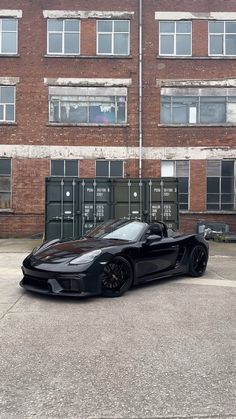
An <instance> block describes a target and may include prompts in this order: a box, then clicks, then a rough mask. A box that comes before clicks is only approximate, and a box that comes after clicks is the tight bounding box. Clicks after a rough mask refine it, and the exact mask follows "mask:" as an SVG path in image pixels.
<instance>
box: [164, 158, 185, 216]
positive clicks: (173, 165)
mask: <svg viewBox="0 0 236 419" xmlns="http://www.w3.org/2000/svg"><path fill="white" fill-rule="evenodd" d="M180 162H181V163H183V162H184V163H187V164H186V166H188V167H187V168H186V170H187V171H188V176H177V170H178V167H177V166H178V163H180ZM163 163H172V172H173V175H171V176H169V175H168V176H166V175H163V169H164V164H163ZM161 177H167V178H169V177H174V178H177V179H179V178H181V179H187V185H188V190H187V192H181V193H180V191H179V188H178V201H179V202H178V203H179V209H180V211H189V209H190V160H164V159H163V160H161ZM181 195H186V196H187V203H186V202H182V201H180V197H181ZM181 206H182V208H181ZM184 206H185V207H186V208H184Z"/></svg>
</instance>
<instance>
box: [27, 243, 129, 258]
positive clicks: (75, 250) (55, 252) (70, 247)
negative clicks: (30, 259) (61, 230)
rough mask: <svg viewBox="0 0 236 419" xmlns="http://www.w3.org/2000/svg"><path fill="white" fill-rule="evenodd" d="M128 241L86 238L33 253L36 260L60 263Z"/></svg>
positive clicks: (44, 245)
mask: <svg viewBox="0 0 236 419" xmlns="http://www.w3.org/2000/svg"><path fill="white" fill-rule="evenodd" d="M125 243H126V244H127V243H128V241H126V240H114V239H113V240H111V239H110V240H108V239H92V238H84V239H81V240H73V241H72V240H71V241H57V242H56V243H55V241H54V242H53V243H52V244H50V242H49V243H45V244H43V245H42V246H41V247H40V248H39V249H38V250H37V251H36V252H33V256H34V259H35V260H38V261H41V262H47V263H60V262H65V261H69V260H72V259H74V258H76V257H78V256H81V255H83V254H85V253H88V252H91V251H93V250H97V249H103V248H109V247H114V246H122V245H124V244H125Z"/></svg>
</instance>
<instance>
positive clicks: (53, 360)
mask: <svg viewBox="0 0 236 419" xmlns="http://www.w3.org/2000/svg"><path fill="white" fill-rule="evenodd" d="M38 242H39V241H38V240H27V239H24V240H22V239H15V240H10V239H6V240H0V338H1V339H0V353H1V357H0V377H1V379H0V418H1V419H30V418H40V419H47V418H49V419H67V418H68V419H69V418H71V419H92V418H93V419H102V418H105V419H113V418H114V419H115V418H117V419H118V418H122V419H129V418H155V419H161V418H162V419H164V418H166V419H170V418H173V419H183V418H188V419H197V418H198V419H203V418H204V419H206V418H207V419H226V418H228V419H233V418H234V419H235V418H236V397H235V396H236V373H235V371H236V368H235V367H236V362H235V361H236V356H235V352H236V341H235V320H236V298H235V296H236V273H235V270H236V263H235V257H236V244H233V243H232V244H229V243H210V259H209V264H208V270H207V273H206V274H205V275H204V277H202V278H189V277H187V276H186V277H185V276H184V277H181V278H179V279H170V280H166V281H161V282H155V283H151V284H148V285H144V286H140V287H138V288H136V289H133V290H132V291H130V292H127V293H126V294H125V295H124V296H123V297H121V298H118V299H104V298H101V297H97V298H90V299H71V298H65V299H64V298H63V299H62V298H53V297H46V296H40V295H37V294H31V293H27V292H25V291H24V290H22V289H21V288H20V287H19V286H18V283H19V280H20V278H21V271H20V266H21V262H22V260H23V258H24V257H25V256H26V254H27V253H29V251H30V250H31V249H32V248H33V247H35V246H36V245H37V244H38Z"/></svg>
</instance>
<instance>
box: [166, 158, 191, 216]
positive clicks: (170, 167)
mask: <svg viewBox="0 0 236 419" xmlns="http://www.w3.org/2000/svg"><path fill="white" fill-rule="evenodd" d="M161 176H162V177H177V178H178V185H179V208H180V210H188V191H189V187H188V183H189V161H188V160H176V161H173V160H163V161H162V162H161Z"/></svg>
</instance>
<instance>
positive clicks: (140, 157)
mask: <svg viewBox="0 0 236 419" xmlns="http://www.w3.org/2000/svg"><path fill="white" fill-rule="evenodd" d="M142 110H143V0H139V178H140V179H141V178H142V158H143V123H142Z"/></svg>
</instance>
